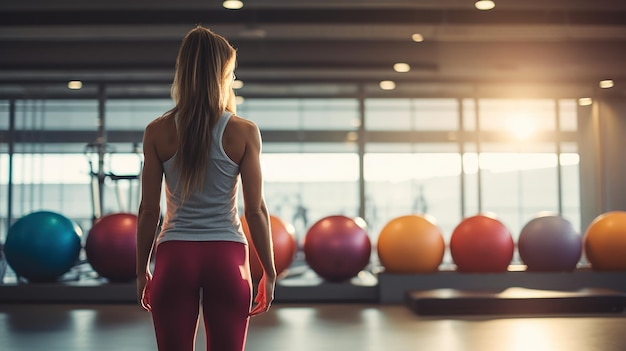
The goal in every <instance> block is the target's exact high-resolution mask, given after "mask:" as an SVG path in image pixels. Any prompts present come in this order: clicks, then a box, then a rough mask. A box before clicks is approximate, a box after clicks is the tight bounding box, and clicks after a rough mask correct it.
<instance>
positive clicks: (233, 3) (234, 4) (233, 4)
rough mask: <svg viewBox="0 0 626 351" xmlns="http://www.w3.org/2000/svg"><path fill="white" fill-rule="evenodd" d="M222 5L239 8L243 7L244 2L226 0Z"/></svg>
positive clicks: (232, 8)
mask: <svg viewBox="0 0 626 351" xmlns="http://www.w3.org/2000/svg"><path fill="white" fill-rule="evenodd" d="M222 6H224V8H225V9H229V10H239V9H240V8H242V7H243V2H242V1H240V0H224V2H223V3H222Z"/></svg>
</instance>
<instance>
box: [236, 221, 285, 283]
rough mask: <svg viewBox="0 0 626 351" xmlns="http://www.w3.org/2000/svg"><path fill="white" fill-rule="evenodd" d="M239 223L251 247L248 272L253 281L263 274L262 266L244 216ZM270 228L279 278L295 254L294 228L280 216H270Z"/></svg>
mask: <svg viewBox="0 0 626 351" xmlns="http://www.w3.org/2000/svg"><path fill="white" fill-rule="evenodd" d="M241 225H242V227H243V231H244V233H245V234H246V238H247V239H248V242H249V244H250V248H251V249H250V273H251V274H252V279H253V280H254V281H259V280H260V279H261V276H262V275H263V268H262V266H261V261H260V260H259V256H258V254H257V252H256V249H255V248H254V243H253V241H252V237H251V236H250V228H249V227H248V222H247V221H246V217H245V216H242V217H241ZM270 229H271V231H272V242H273V244H274V266H275V267H276V274H277V275H278V277H279V278H282V275H281V274H282V273H285V272H286V271H287V268H289V266H291V264H292V263H293V260H294V258H295V256H296V251H297V246H296V239H295V237H294V228H293V226H291V225H289V224H286V223H285V222H283V221H282V220H281V219H280V218H278V217H276V216H270Z"/></svg>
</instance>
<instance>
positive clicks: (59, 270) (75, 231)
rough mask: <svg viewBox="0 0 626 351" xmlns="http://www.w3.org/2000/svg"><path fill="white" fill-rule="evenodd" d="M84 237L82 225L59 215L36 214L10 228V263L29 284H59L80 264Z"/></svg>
mask: <svg viewBox="0 0 626 351" xmlns="http://www.w3.org/2000/svg"><path fill="white" fill-rule="evenodd" d="M81 235H82V232H81V230H80V228H79V227H78V225H76V223H75V222H74V221H72V220H70V219H69V218H67V217H65V216H63V215H61V214H59V213H56V212H50V211H39V212H33V213H31V214H28V215H26V216H24V217H22V218H20V219H19V220H17V222H15V223H14V224H13V225H12V226H11V227H10V228H9V232H8V234H7V238H6V242H5V244H4V253H5V255H6V260H7V263H8V264H9V266H11V268H12V269H13V271H15V274H16V275H17V276H19V277H24V278H26V279H27V280H28V281H29V282H51V281H56V280H57V279H58V278H59V277H60V276H62V275H63V274H65V273H66V272H67V271H69V270H70V268H72V267H73V266H74V264H76V261H77V260H78V255H79V254H80V249H81V240H80V237H81Z"/></svg>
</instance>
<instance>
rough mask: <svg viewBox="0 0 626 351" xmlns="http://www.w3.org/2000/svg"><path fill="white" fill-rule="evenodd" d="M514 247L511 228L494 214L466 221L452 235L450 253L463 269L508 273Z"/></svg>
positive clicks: (460, 269) (461, 270)
mask: <svg viewBox="0 0 626 351" xmlns="http://www.w3.org/2000/svg"><path fill="white" fill-rule="evenodd" d="M514 249H515V244H514V243H513V237H512V236H511V233H510V232H509V230H508V229H507V228H506V227H505V226H504V224H502V222H500V221H499V220H497V219H496V218H494V217H493V216H490V215H489V216H488V215H482V214H481V215H476V216H473V217H469V218H466V219H464V220H462V221H461V223H459V224H458V225H457V227H456V228H455V229H454V231H453V232H452V237H451V238H450V254H451V255H452V259H453V261H454V263H455V264H456V266H457V269H458V270H459V271H460V272H466V273H497V272H505V271H506V270H507V269H508V266H509V264H510V263H511V259H512V258H513V251H514Z"/></svg>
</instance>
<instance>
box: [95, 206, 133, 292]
mask: <svg viewBox="0 0 626 351" xmlns="http://www.w3.org/2000/svg"><path fill="white" fill-rule="evenodd" d="M136 236H137V216H136V215H135V214H132V213H114V214H109V215H106V216H103V217H101V218H99V219H98V220H97V221H96V223H95V224H94V225H93V227H92V228H91V230H90V231H89V235H88V236H87V240H86V242H85V253H86V254H87V261H89V263H90V264H91V266H92V267H93V269H94V270H95V271H96V272H97V273H98V274H99V275H100V276H101V277H104V278H107V279H108V280H109V281H113V282H126V281H131V280H133V279H135V278H136V273H135V264H136V262H135V261H136V250H137V238H136Z"/></svg>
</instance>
